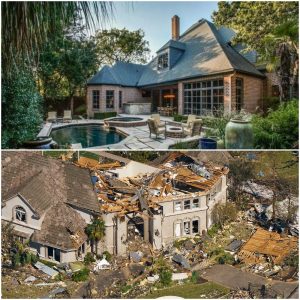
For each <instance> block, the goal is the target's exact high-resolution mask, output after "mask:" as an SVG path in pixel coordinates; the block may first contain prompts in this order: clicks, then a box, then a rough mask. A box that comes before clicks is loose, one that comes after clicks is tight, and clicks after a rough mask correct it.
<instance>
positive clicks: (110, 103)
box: [106, 91, 115, 108]
mask: <svg viewBox="0 0 300 300" xmlns="http://www.w3.org/2000/svg"><path fill="white" fill-rule="evenodd" d="M114 102H115V91H106V108H114Z"/></svg>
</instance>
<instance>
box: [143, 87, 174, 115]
mask: <svg viewBox="0 0 300 300" xmlns="http://www.w3.org/2000/svg"><path fill="white" fill-rule="evenodd" d="M143 93H144V94H147V95H149V97H151V112H153V113H159V114H160V115H161V116H173V115H174V114H177V113H178V85H177V84H173V85H165V86H156V87H151V88H145V89H143Z"/></svg>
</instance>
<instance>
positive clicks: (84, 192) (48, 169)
mask: <svg viewBox="0 0 300 300" xmlns="http://www.w3.org/2000/svg"><path fill="white" fill-rule="evenodd" d="M99 213H100V206H99V204H98V201H97V197H96V193H95V192H94V191H93V186H92V182H91V179H90V174H89V171H88V170H86V169H81V168H78V167H76V166H74V165H72V164H69V163H63V162H61V161H59V160H56V159H51V158H47V157H44V156H42V155H41V153H35V152H3V153H2V213H1V215H2V217H1V218H2V221H3V222H11V223H12V225H13V227H14V235H15V236H16V237H17V238H18V239H19V240H21V241H22V242H25V241H27V240H29V241H30V243H29V246H30V247H31V249H32V250H34V251H36V252H37V253H38V255H39V256H40V257H41V258H44V259H51V260H55V261H58V262H70V261H75V260H77V259H79V258H81V259H82V258H83V257H84V256H85V254H86V253H87V252H88V251H90V245H89V242H88V241H87V236H86V234H85V227H86V225H87V224H88V223H89V222H90V221H91V220H92V218H93V216H96V215H99Z"/></svg>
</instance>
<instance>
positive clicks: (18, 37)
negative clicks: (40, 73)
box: [1, 1, 113, 70]
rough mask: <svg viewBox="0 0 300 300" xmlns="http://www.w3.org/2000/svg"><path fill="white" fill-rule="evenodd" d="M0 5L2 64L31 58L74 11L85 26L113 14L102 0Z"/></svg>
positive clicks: (89, 26)
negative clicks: (0, 9) (0, 12)
mask: <svg viewBox="0 0 300 300" xmlns="http://www.w3.org/2000/svg"><path fill="white" fill-rule="evenodd" d="M1 8H2V14H1V17H2V32H1V36H2V62H3V63H2V68H3V67H4V68H7V69H8V70H9V69H10V66H12V64H13V65H15V64H18V63H17V59H21V61H22V62H24V61H27V62H28V61H29V62H32V59H33V58H35V60H36V61H38V56H39V55H38V54H39V52H40V50H41V48H42V47H43V46H44V45H45V43H47V39H48V38H49V36H50V35H51V34H53V33H55V30H56V28H57V26H67V25H69V24H70V23H71V22H72V21H74V18H75V15H76V13H79V14H80V16H81V17H82V20H83V22H84V23H85V25H86V27H87V28H88V29H92V28H93V27H94V26H95V24H96V23H99V22H100V23H104V22H106V21H107V20H108V19H109V18H110V16H111V15H112V14H113V4H112V3H111V2H104V1H88V2H85V1H65V2H56V1H55V2H36V1H31V2H27V1H23V2H21V1H19V2H10V1H5V2H2V3H1Z"/></svg>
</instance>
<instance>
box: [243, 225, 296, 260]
mask: <svg viewBox="0 0 300 300" xmlns="http://www.w3.org/2000/svg"><path fill="white" fill-rule="evenodd" d="M297 245H298V239H297V238H295V237H282V236H281V235H280V234H279V233H276V232H270V231H267V230H264V229H261V228H258V229H257V230H256V232H255V233H254V234H253V235H252V237H251V238H250V239H249V240H248V242H246V244H245V245H244V246H243V247H242V249H241V251H240V252H239V254H238V256H239V258H240V259H241V260H242V261H244V262H246V263H264V262H265V261H266V259H267V257H270V258H271V259H272V261H273V262H274V263H275V264H280V263H281V262H282V261H283V260H284V258H285V257H286V256H287V255H288V254H289V253H290V252H291V251H293V250H294V249H296V247H297Z"/></svg>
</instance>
